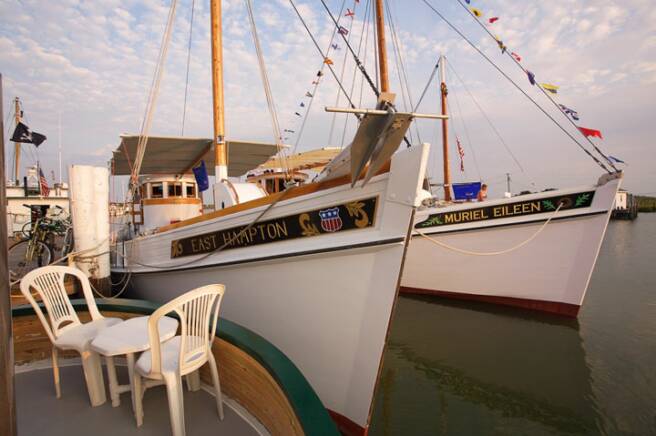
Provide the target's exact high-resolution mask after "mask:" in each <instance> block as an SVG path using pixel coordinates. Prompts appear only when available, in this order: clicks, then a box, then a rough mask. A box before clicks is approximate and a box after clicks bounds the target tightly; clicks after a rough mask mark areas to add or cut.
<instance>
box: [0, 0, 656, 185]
mask: <svg viewBox="0 0 656 436" xmlns="http://www.w3.org/2000/svg"><path fill="white" fill-rule="evenodd" d="M427 1H429V3H431V4H432V5H433V6H434V7H435V8H436V9H437V10H438V11H440V13H442V14H443V15H444V16H445V17H446V18H447V19H448V20H449V21H450V22H451V23H453V25H455V26H456V27H457V28H458V29H459V30H460V31H461V32H462V33H463V34H464V35H465V36H466V37H467V38H468V39H469V40H471V41H472V42H473V43H474V44H475V45H476V46H477V47H479V48H480V49H481V50H482V51H483V52H484V53H485V54H486V55H487V56H488V57H489V58H490V59H491V60H492V61H493V62H494V63H495V64H497V65H498V66H499V67H500V68H501V69H502V70H503V71H504V72H506V74H508V76H509V77H510V78H511V79H512V80H514V81H515V82H516V83H517V84H518V85H519V86H520V87H521V88H522V89H523V90H525V91H526V93H527V94H528V95H529V96H531V97H532V98H534V99H535V100H536V101H537V102H538V103H539V104H540V105H541V106H542V107H544V108H545V110H547V112H548V113H550V114H552V116H553V117H554V118H555V119H556V120H557V121H558V122H559V123H560V124H561V125H562V126H563V127H564V128H565V129H566V130H567V131H569V132H570V133H571V134H572V135H574V136H575V137H576V138H577V139H578V140H579V141H580V142H581V143H582V144H583V145H586V146H588V148H590V147H589V144H588V143H587V142H586V141H585V140H584V138H583V137H582V136H580V135H579V134H577V131H576V130H575V127H574V126H573V125H572V124H570V123H569V121H568V120H567V119H566V118H565V117H564V116H563V115H562V114H560V113H559V112H557V111H556V110H555V108H554V106H553V105H552V103H551V102H549V100H547V99H546V98H545V97H544V96H543V95H542V93H541V92H540V91H539V89H537V88H536V87H535V86H531V85H530V83H529V82H528V80H527V77H526V75H525V73H523V72H522V71H521V70H520V69H519V68H518V67H517V66H516V65H514V63H513V62H512V60H511V59H510V58H509V57H508V56H504V55H502V54H501V51H500V50H499V47H498V46H497V44H496V42H495V41H494V40H493V39H492V38H491V37H489V36H488V35H487V34H485V33H484V31H483V30H482V28H481V27H480V26H479V25H478V23H476V22H475V20H474V19H473V18H472V17H471V16H470V15H468V14H467V12H466V10H465V9H464V8H463V7H462V5H461V4H460V3H458V0H427ZM253 4H254V13H255V19H256V23H257V31H258V34H259V37H260V41H261V43H262V48H263V56H264V61H265V64H266V68H267V72H268V76H269V81H270V83H271V91H272V96H273V99H274V103H275V107H276V112H277V116H278V118H279V120H280V125H281V129H288V130H293V131H294V133H286V140H285V142H286V143H288V144H291V146H292V147H294V145H295V144H297V143H298V145H297V149H296V150H297V151H304V150H309V149H314V148H319V147H324V146H343V145H346V144H348V142H349V141H350V139H351V138H352V137H353V134H354V132H355V123H354V120H355V119H354V118H353V116H352V115H351V116H349V115H339V116H336V115H333V114H330V113H326V112H325V111H324V108H325V107H326V106H341V107H346V106H347V101H346V99H345V98H344V96H343V95H341V97H340V99H339V100H337V98H338V95H337V92H338V86H337V82H336V80H335V79H334V78H333V77H332V75H331V74H330V73H329V71H328V69H327V67H326V68H324V72H325V75H324V76H323V77H322V78H321V81H320V84H319V85H318V87H317V89H316V92H315V91H314V85H313V84H312V82H313V80H315V79H316V73H317V71H318V70H319V69H320V68H321V67H322V64H323V58H322V55H321V54H320V53H319V52H318V50H317V49H316V47H315V46H314V44H313V41H312V39H311V37H310V36H309V35H308V33H307V31H306V30H305V28H304V27H303V24H302V23H301V21H300V20H299V18H298V17H297V16H296V14H295V12H294V10H293V9H292V7H291V5H290V4H291V3H290V1H289V0H266V1H265V0H253ZM294 4H296V5H297V7H298V9H299V12H300V14H301V15H302V17H303V19H304V20H305V21H306V23H307V26H308V28H309V29H310V31H311V33H312V37H314V38H315V39H316V40H317V42H318V45H319V46H320V47H321V50H322V51H324V52H325V51H326V50H327V48H328V47H330V45H331V44H337V46H338V49H337V50H334V49H331V51H330V52H329V53H328V57H329V58H330V59H331V60H332V61H333V68H334V71H335V74H336V75H337V76H338V77H341V82H342V84H343V86H344V88H345V89H346V90H347V91H348V92H349V94H350V95H351V97H352V100H353V102H354V104H355V105H356V106H361V107H372V106H373V105H374V103H375V98H374V95H373V93H372V91H371V89H370V88H369V87H368V85H367V84H366V82H365V81H363V78H362V75H361V74H360V73H359V72H357V71H356V70H355V64H354V60H353V57H352V56H351V55H350V53H349V52H348V50H347V47H346V43H345V41H343V40H342V39H341V37H340V36H339V35H337V36H338V37H337V38H335V39H331V38H332V35H333V33H334V29H335V26H334V24H333V23H332V21H331V19H330V17H329V15H328V14H327V12H326V10H325V9H324V7H323V5H322V2H321V1H320V0H313V1H309V0H294ZM326 4H327V6H328V9H329V10H330V11H331V12H332V13H333V14H334V15H335V16H336V17H337V18H338V19H339V24H340V25H342V26H344V27H345V28H346V29H349V30H350V32H349V35H348V38H349V42H350V44H351V45H352V46H353V48H354V50H355V51H356V52H359V58H360V60H361V61H362V62H363V64H364V65H365V67H366V70H367V72H368V73H369V75H370V76H371V77H372V79H373V80H374V81H377V71H376V67H375V57H374V46H373V39H374V35H373V27H372V23H371V19H370V16H371V13H370V9H371V8H370V7H368V4H369V0H360V1H359V2H357V1H355V0H326ZM170 5H171V3H170V1H161V0H140V1H137V0H103V1H80V0H58V1H56V2H52V1H43V0H0V53H1V55H0V73H2V75H3V85H4V101H3V109H4V116H5V118H7V117H9V116H10V115H11V106H12V99H13V98H14V97H15V96H19V97H20V99H21V101H22V103H23V108H24V111H25V123H26V124H27V125H28V126H29V127H30V128H32V129H33V130H34V131H37V132H40V133H43V134H45V135H46V136H48V140H47V141H46V142H45V143H44V144H42V145H41V146H40V147H39V148H38V149H35V148H34V147H33V146H31V145H29V144H26V145H24V146H23V156H24V158H25V160H24V163H25V165H27V164H33V163H35V161H36V160H37V159H38V160H39V161H40V162H41V165H42V166H43V168H44V170H45V171H44V172H45V173H46V174H47V175H48V177H49V178H50V174H52V172H54V173H55V177H56V178H58V177H59V176H58V174H57V173H58V163H57V150H58V143H59V141H58V137H59V129H58V125H59V124H58V123H59V119H61V148H62V160H63V165H64V174H63V177H64V179H66V172H67V170H66V168H67V167H68V165H71V164H93V165H107V163H108V161H109V159H110V157H111V151H112V150H113V149H115V148H116V147H117V145H118V143H119V135H120V134H122V133H133V134H134V133H138V132H139V129H140V126H141V123H142V119H143V117H144V111H145V107H146V103H147V97H148V91H149V87H150V83H151V81H152V78H153V73H154V70H155V65H156V60H157V56H158V53H159V48H160V43H161V40H162V35H163V33H164V30H165V26H166V19H167V15H168V12H169V8H170ZM386 5H387V8H388V10H389V16H388V17H386V18H387V25H388V29H387V32H386V36H387V50H388V58H389V62H388V64H389V69H390V81H391V89H392V91H394V92H396V94H397V96H396V103H397V107H399V109H400V110H410V108H413V107H416V108H417V109H416V110H417V111H418V112H422V113H438V112H439V111H440V106H439V94H438V89H439V85H438V84H437V83H436V81H435V80H433V81H432V82H430V84H428V79H429V77H430V76H431V72H432V71H433V68H434V66H435V64H436V61H437V59H438V57H439V55H440V54H444V55H445V56H446V58H447V64H448V67H447V69H446V78H447V83H448V88H449V110H450V115H451V120H450V129H449V132H450V135H449V136H450V154H451V172H452V176H453V179H454V181H455V182H461V181H468V180H482V181H483V182H486V183H487V184H488V185H489V186H490V196H496V195H500V194H501V193H502V192H503V191H504V190H505V185H506V173H509V174H510V177H511V181H512V182H511V183H512V184H511V190H512V191H513V192H519V191H521V190H541V189H545V188H552V187H557V188H563V187H571V186H578V185H587V184H593V183H595V182H596V180H597V178H598V177H599V176H600V175H601V174H602V170H601V168H599V167H598V166H597V165H596V164H595V163H594V162H593V161H592V160H591V159H590V158H589V157H588V156H587V155H586V154H585V153H583V152H582V151H581V150H580V149H579V148H578V146H577V145H576V144H575V143H574V142H573V141H572V140H571V139H570V138H569V137H567V136H566V135H565V134H564V133H563V132H562V131H561V130H560V129H559V127H557V126H556V125H555V124H554V123H552V121H550V120H549V119H548V118H547V117H546V116H545V115H544V114H542V113H541V112H540V111H539V110H538V109H537V108H536V107H535V106H534V105H533V104H532V103H531V102H530V101H529V100H528V99H527V98H526V97H525V96H524V95H522V93H521V92H519V91H518V90H517V89H516V88H515V87H514V86H513V85H512V84H511V83H510V82H509V81H508V80H506V79H505V78H503V77H502V76H501V75H500V74H499V73H498V72H497V71H496V70H495V69H494V68H493V67H492V66H491V65H490V63H488V62H487V61H486V60H485V59H483V57H481V56H480V55H479V54H478V53H477V52H476V51H474V50H473V49H472V48H471V47H470V46H469V45H468V44H467V42H466V41H465V40H464V39H463V38H462V37H461V36H459V35H458V34H457V33H455V32H454V31H453V30H452V29H451V28H450V27H449V26H448V25H447V24H446V23H445V22H444V21H442V20H441V19H440V18H439V17H438V16H437V15H435V14H434V13H433V12H432V11H431V10H430V9H429V8H428V7H427V6H426V5H425V4H424V2H423V1H422V0H387V1H386ZM471 6H473V7H476V8H478V9H479V10H481V11H482V12H483V17H481V21H482V22H484V23H487V20H488V19H489V18H490V17H498V18H499V20H497V21H496V22H494V23H493V24H486V25H487V27H488V28H489V29H490V31H491V32H492V33H494V34H496V35H498V36H499V38H500V39H501V40H502V41H503V43H504V44H505V45H506V46H507V47H508V49H509V50H510V51H513V52H516V53H517V54H519V55H520V56H521V58H522V60H521V64H522V65H523V66H524V68H526V69H528V70H530V71H532V72H533V73H534V74H535V76H536V80H537V81H538V82H540V83H551V84H556V85H558V86H560V88H559V90H558V94H557V95H556V96H554V98H555V99H556V100H557V101H558V103H562V104H564V105H566V106H567V107H570V108H572V109H574V110H576V111H577V112H578V114H579V116H580V121H578V125H580V126H584V127H588V128H594V129H598V130H600V131H601V132H602V134H603V140H599V139H593V141H595V143H596V144H597V145H598V146H599V147H601V148H602V149H603V150H604V151H605V152H606V153H608V154H610V155H612V156H615V157H617V158H620V159H622V160H624V161H625V162H626V165H621V166H620V167H621V168H622V169H624V170H625V180H624V187H625V188H627V189H629V190H631V191H633V192H635V193H644V194H656V171H655V167H656V150H655V147H654V139H653V138H654V137H655V136H656V135H655V134H656V123H655V122H654V119H655V118H654V113H655V111H654V109H655V105H656V104H655V103H654V102H655V101H656V8H654V7H653V2H652V1H650V0H626V1H621V2H620V1H613V0H595V1H581V0H578V1H574V0H551V1H549V2H544V1H541V2H537V1H525V0H471ZM347 8H348V9H350V10H351V11H354V17H353V18H351V17H347V16H344V15H345V12H346V9H347ZM191 10H192V0H180V1H179V2H178V6H177V10H176V16H175V22H174V27H173V36H172V40H171V46H170V48H169V52H168V57H167V61H166V64H165V69H164V76H163V79H162V83H161V89H160V94H159V96H158V100H157V105H156V110H155V113H154V118H153V125H152V128H151V130H150V133H151V134H152V135H181V134H182V118H183V111H184V109H183V108H184V107H185V106H184V95H185V84H186V80H185V78H186V70H187V58H188V55H189V59H190V62H189V82H188V98H187V104H186V118H185V130H184V135H188V136H196V137H199V136H200V137H208V138H209V137H211V136H212V101H211V95H212V94H211V75H210V74H211V67H210V30H209V29H210V26H209V24H210V23H209V21H210V19H209V1H200V0H197V1H195V2H194V19H193V26H190V17H191ZM340 10H341V11H342V12H341V14H340ZM390 18H391V20H390ZM190 27H192V29H193V30H192V32H191V51H188V44H189V36H190ZM223 31H224V35H223V38H224V40H223V45H224V59H225V68H224V71H225V96H226V100H225V106H226V136H227V138H228V139H239V140H254V141H267V142H273V141H274V134H273V129H272V122H271V116H270V114H269V112H268V110H267V104H266V97H265V93H264V90H263V89H264V88H263V86H262V80H261V76H260V70H259V68H258V61H257V56H256V53H255V49H254V45H253V39H252V34H251V30H250V26H249V22H248V16H247V13H246V7H245V1H244V0H224V1H223ZM400 77H401V78H403V79H404V80H400V79H399V78H400ZM354 78H355V79H354ZM427 86H428V87H427ZM426 87H427V88H426ZM425 88H426V89H427V92H426V93H425V95H424V98H423V100H422V101H421V103H420V104H419V105H418V106H417V103H418V100H419V96H420V95H422V92H423V91H424V89H425ZM308 91H312V93H313V95H314V97H313V98H312V99H310V98H309V97H306V96H305V95H306V93H307V92H308ZM310 101H311V102H312V107H311V110H310V111H309V112H307V111H308V105H309V103H310ZM301 103H303V104H304V105H305V107H301V106H300V104H301ZM479 108H480V109H479ZM296 112H298V113H300V114H301V115H302V116H301V117H299V116H297V115H295V113H296ZM306 112H307V121H306V124H305V128H304V132H303V135H302V136H301V137H300V139H299V137H298V135H299V130H300V125H301V122H302V120H303V119H304V116H305V114H306ZM8 129H9V127H7V129H6V130H8ZM8 134H9V135H10V134H11V132H9V131H6V132H5V137H6V138H8V136H9V135H8ZM440 135H441V128H440V125H439V122H436V121H434V120H433V121H430V120H419V121H416V122H415V125H414V126H412V127H411V131H410V135H409V139H410V140H411V142H413V143H418V142H419V141H421V142H429V143H431V144H432V146H433V149H432V150H433V151H432V152H431V158H430V164H429V175H430V177H431V180H432V181H433V182H439V181H440V180H441V178H442V170H441V168H442V158H441V150H440V149H441V139H440V138H441V136H440ZM457 141H459V142H460V143H461V145H462V148H463V150H464V153H465V155H464V158H463V163H464V169H465V171H464V172H463V171H461V170H460V160H459V158H458V153H457V148H456V147H457V146H456V143H457ZM5 150H6V161H7V163H8V167H10V166H11V165H10V162H11V161H12V159H13V145H12V144H9V143H7V144H5Z"/></svg>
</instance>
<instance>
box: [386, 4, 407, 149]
mask: <svg viewBox="0 0 656 436" xmlns="http://www.w3.org/2000/svg"><path fill="white" fill-rule="evenodd" d="M383 1H384V0H383ZM385 10H386V12H387V20H388V23H389V26H390V33H391V34H392V38H391V39H392V52H393V53H394V66H395V67H396V75H397V77H398V79H399V88H400V89H401V101H402V104H403V110H404V111H407V110H408V106H409V105H408V103H407V101H406V97H407V93H406V89H405V88H404V86H403V76H402V74H401V68H400V67H399V56H398V51H397V46H396V43H395V42H396V41H395V40H394V32H393V31H392V23H391V21H390V18H389V8H385ZM410 107H412V106H410ZM408 132H409V136H410V141H411V142H412V140H413V138H412V129H408Z"/></svg>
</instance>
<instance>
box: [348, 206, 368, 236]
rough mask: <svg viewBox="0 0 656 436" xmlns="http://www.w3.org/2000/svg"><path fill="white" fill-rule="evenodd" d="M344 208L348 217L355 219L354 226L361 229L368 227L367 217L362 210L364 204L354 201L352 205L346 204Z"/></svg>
mask: <svg viewBox="0 0 656 436" xmlns="http://www.w3.org/2000/svg"><path fill="white" fill-rule="evenodd" d="M345 206H346V210H347V211H348V214H349V216H350V217H352V218H355V221H354V224H355V225H356V226H357V227H358V228H361V229H362V228H364V227H367V226H368V225H369V215H367V212H366V211H365V210H364V203H362V202H360V201H354V202H353V203H347V204H346V205H345Z"/></svg>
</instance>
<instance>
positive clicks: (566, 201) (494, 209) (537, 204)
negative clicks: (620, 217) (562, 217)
mask: <svg viewBox="0 0 656 436" xmlns="http://www.w3.org/2000/svg"><path fill="white" fill-rule="evenodd" d="M593 197H594V191H590V192H579V193H576V194H567V195H559V196H554V197H547V198H542V199H536V200H530V201H518V202H516V203H510V204H499V205H496V206H484V207H477V208H474V209H469V210H457V211H453V212H441V213H435V214H431V215H430V216H429V217H428V218H427V219H426V220H424V221H422V222H420V223H417V224H416V225H415V228H418V229H422V228H427V227H438V226H445V225H449V224H462V223H470V222H476V221H485V220H491V219H498V218H508V217H512V216H522V215H533V214H538V213H547V212H553V211H555V210H556V209H557V208H558V205H560V210H564V209H578V208H583V207H590V205H591V204H592V198H593Z"/></svg>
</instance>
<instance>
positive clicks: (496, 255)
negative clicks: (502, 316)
mask: <svg viewBox="0 0 656 436" xmlns="http://www.w3.org/2000/svg"><path fill="white" fill-rule="evenodd" d="M445 65H446V60H445V58H444V57H441V58H440V68H441V74H440V76H441V102H442V112H443V114H446V107H447V106H446V98H447V86H446V80H445ZM442 134H443V135H442V138H443V163H444V191H445V192H444V198H445V201H444V202H442V203H441V204H439V206H430V207H422V208H420V209H419V210H418V211H417V213H416V215H415V221H414V230H413V236H412V242H411V244H410V247H409V249H408V255H407V260H406V266H405V269H404V272H403V279H402V281H401V285H402V289H401V292H404V293H414V294H428V295H438V296H444V297H452V298H459V299H467V300H477V301H484V302H489V303H495V304H502V305H508V306H516V307H521V308H525V309H531V310H539V311H544V312H550V313H555V314H559V315H565V316H570V317H575V316H577V314H578V312H579V310H580V307H581V305H582V304H583V300H584V297H585V293H586V290H587V288H588V284H589V282H590V277H591V275H592V271H593V269H594V266H595V263H596V261H597V255H598V254H599V249H600V248H601V243H602V241H603V238H604V234H605V232H606V227H607V225H608V220H609V219H610V214H611V211H612V208H613V202H614V201H615V194H616V192H617V190H618V188H619V186H620V182H621V180H622V172H621V171H614V172H613V171H610V172H608V173H607V174H603V175H602V176H601V177H599V179H598V180H597V182H596V184H594V185H590V186H581V187H576V188H569V189H558V190H549V191H545V192H540V193H533V194H528V195H522V196H515V197H512V196H509V194H508V197H507V198H501V199H495V200H489V201H471V200H475V199H476V197H477V192H476V191H477V189H479V188H480V183H479V184H478V186H477V187H476V188H475V189H473V190H470V192H469V196H467V194H468V192H467V190H465V195H464V196H463V197H464V198H463V199H461V201H457V200H453V199H452V196H451V188H452V184H451V180H450V176H449V158H448V143H447V138H448V135H447V120H446V119H443V120H442ZM426 197H427V198H428V197H430V194H429V193H426ZM467 197H469V198H467ZM465 199H466V200H465ZM462 200H465V201H462Z"/></svg>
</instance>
